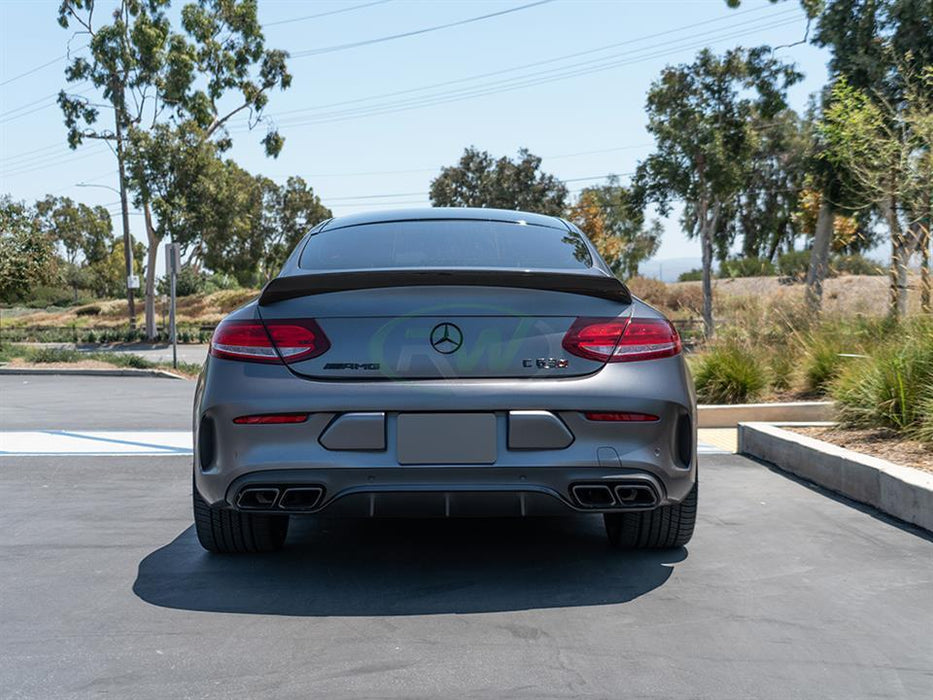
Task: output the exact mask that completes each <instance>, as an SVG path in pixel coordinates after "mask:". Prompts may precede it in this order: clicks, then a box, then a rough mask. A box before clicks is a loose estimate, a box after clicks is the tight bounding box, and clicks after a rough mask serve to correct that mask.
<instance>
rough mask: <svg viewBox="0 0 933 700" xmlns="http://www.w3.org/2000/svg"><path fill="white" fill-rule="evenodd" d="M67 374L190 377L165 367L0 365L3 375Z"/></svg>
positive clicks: (73, 375) (82, 375)
mask: <svg viewBox="0 0 933 700" xmlns="http://www.w3.org/2000/svg"><path fill="white" fill-rule="evenodd" d="M11 374H18V375H46V376H53V375H67V376H72V377H75V376H77V377H159V378H162V379H188V377H185V376H182V375H180V374H175V373H174V372H167V371H166V370H164V369H132V368H129V367H115V368H113V369H102V368H96V367H95V368H82V367H75V368H73V369H72V368H66V367H48V368H44V367H43V368H39V367H0V376H3V375H11Z"/></svg>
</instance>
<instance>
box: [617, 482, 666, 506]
mask: <svg viewBox="0 0 933 700" xmlns="http://www.w3.org/2000/svg"><path fill="white" fill-rule="evenodd" d="M615 492H616V498H617V499H618V500H619V505H620V506H622V507H623V508H653V507H654V506H656V505H658V496H657V494H656V493H655V492H654V489H653V488H651V487H650V486H646V485H644V484H619V485H617V486H616V487H615Z"/></svg>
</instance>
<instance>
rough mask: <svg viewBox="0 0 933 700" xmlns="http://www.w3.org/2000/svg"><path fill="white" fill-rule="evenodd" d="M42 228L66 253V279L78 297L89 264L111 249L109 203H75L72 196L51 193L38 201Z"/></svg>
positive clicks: (38, 214)
mask: <svg viewBox="0 0 933 700" xmlns="http://www.w3.org/2000/svg"><path fill="white" fill-rule="evenodd" d="M36 214H37V216H38V221H39V228H40V230H41V231H43V232H44V233H46V234H47V235H48V236H49V237H50V238H51V240H53V241H54V242H55V243H57V244H59V245H60V246H61V248H62V250H63V251H64V253H65V262H66V263H67V267H66V270H65V278H66V281H67V282H68V283H69V284H70V285H71V288H72V292H73V294H74V300H75V301H77V300H78V287H79V286H80V285H81V283H82V282H83V281H84V279H85V277H86V275H84V274H83V273H84V272H86V270H85V268H88V267H90V266H91V265H94V264H95V263H98V262H100V261H101V260H103V259H104V258H105V257H107V254H108V253H109V252H110V244H111V239H112V238H113V224H112V223H111V220H110V212H108V211H107V208H106V207H102V206H99V205H98V206H93V207H92V206H89V205H87V204H84V203H83V202H78V203H75V202H74V200H72V199H71V198H70V197H55V196H53V195H49V196H47V197H46V198H45V199H42V200H40V201H38V202H36Z"/></svg>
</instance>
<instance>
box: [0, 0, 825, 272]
mask: <svg viewBox="0 0 933 700" xmlns="http://www.w3.org/2000/svg"><path fill="white" fill-rule="evenodd" d="M533 2H534V0H507V1H505V0H503V1H500V0H487V1H482V2H481V1H476V0H447V1H445V2H426V1H425V2H418V1H414V0H388V1H386V0H384V1H382V2H373V0H346V1H336V0H316V1H315V2H299V1H297V0H259V12H260V19H261V21H262V22H263V24H264V25H265V34H266V38H267V43H268V46H270V47H275V48H281V49H285V50H288V51H289V52H291V53H292V54H293V55H294V57H293V58H292V59H291V60H290V62H289V68H290V70H291V72H292V74H293V75H294V82H293V84H292V87H291V89H290V90H288V91H286V92H284V93H274V94H273V95H272V99H271V101H270V105H269V108H268V109H267V114H268V115H269V116H270V117H271V118H272V119H273V121H274V122H275V123H276V124H278V126H279V128H280V130H281V132H282V134H283V135H284V136H285V137H286V145H285V149H284V151H283V153H282V155H281V156H280V157H279V158H278V159H277V160H271V159H267V158H265V157H264V156H263V154H262V150H261V147H260V146H259V140H260V138H261V137H262V135H263V133H264V130H263V128H262V127H260V128H259V130H258V131H253V132H249V131H248V130H247V129H246V126H245V124H243V123H242V122H241V123H238V124H235V125H234V127H233V129H232V131H233V135H234V141H235V146H234V148H233V150H232V151H231V153H230V155H231V156H232V157H233V158H235V159H236V160H237V161H238V162H239V163H240V164H241V165H243V166H244V167H246V168H247V169H248V170H250V171H252V172H261V173H263V174H265V175H268V176H270V177H272V178H274V179H276V180H280V181H282V180H284V179H285V178H286V177H288V176H289V175H300V176H302V177H304V178H305V179H306V180H307V181H308V182H309V183H310V184H311V185H312V186H313V187H314V189H315V191H316V192H317V193H318V194H319V195H320V196H321V198H322V200H323V201H324V203H325V204H326V205H327V206H329V207H330V208H331V209H332V210H333V211H334V213H335V214H337V215H340V214H346V213H351V212H356V211H364V210H368V209H382V208H392V207H402V206H418V205H421V204H424V205H427V204H428V203H429V202H428V198H427V190H428V187H429V184H430V181H431V179H432V178H433V177H434V176H435V175H436V173H437V171H438V169H439V168H440V167H441V166H443V165H447V164H450V163H453V162H455V161H456V160H457V159H458V158H459V156H460V154H461V153H462V151H463V148H464V147H465V146H468V145H475V146H477V147H479V148H481V149H485V150H488V151H490V152H491V153H493V154H495V155H497V156H498V155H504V154H508V155H514V154H515V153H516V151H517V150H518V149H519V148H520V147H523V146H524V147H527V148H529V149H530V150H531V151H532V152H533V153H536V154H539V155H541V156H543V157H544V163H543V167H544V168H545V169H546V170H547V171H549V172H552V173H554V174H556V175H557V176H559V177H561V178H563V179H565V180H567V181H568V187H569V188H570V189H571V191H572V192H575V191H578V190H579V189H580V188H582V187H583V186H585V185H588V184H594V183H598V182H599V181H600V178H602V177H604V176H606V175H608V174H610V173H616V174H620V175H624V174H625V173H630V172H631V171H632V170H634V168H635V165H636V164H637V162H638V160H639V158H643V157H644V156H645V155H647V154H648V153H649V152H650V149H651V139H650V137H649V135H648V134H647V132H646V131H645V128H644V126H645V121H646V120H645V115H644V100H645V94H646V91H647V89H648V87H649V85H650V83H651V81H652V80H653V79H654V78H655V77H656V76H657V75H658V73H659V71H660V70H661V69H662V68H663V67H664V66H665V65H667V64H674V63H682V62H687V61H689V60H690V59H691V58H692V57H693V56H694V55H695V54H696V52H697V51H698V50H699V49H700V48H702V47H705V46H709V47H711V48H713V49H714V50H716V51H723V50H725V49H727V48H730V47H733V46H737V45H744V46H754V45H760V44H770V45H772V46H780V45H788V44H793V43H795V42H799V41H800V40H802V39H803V36H804V32H805V28H806V21H805V18H804V17H803V13H802V12H801V11H800V9H799V3H798V2H797V1H796V0H788V1H787V2H782V3H777V4H772V3H769V2H767V0H745V1H744V2H743V3H742V6H741V8H740V9H739V10H729V9H728V8H727V7H726V5H725V1H724V0H612V1H610V0H605V1H597V0H553V1H551V2H544V3H540V4H536V5H534V6H531V7H526V8H524V9H519V10H517V11H514V12H510V13H507V14H501V15H499V16H495V17H490V18H487V19H482V20H477V21H475V22H470V23H467V24H461V25H459V26H455V27H450V28H447V29H439V30H436V31H430V32H426V33H423V34H416V35H413V36H407V37H401V38H397V39H389V40H385V41H379V42H375V43H370V44H368V45H365V46H347V45H352V44H355V43H357V42H363V41H367V40H372V39H381V38H384V37H390V36H392V35H396V34H403V33H408V32H413V31H417V30H420V29H425V28H431V27H435V26H437V25H443V24H448V23H453V22H458V21H461V20H465V19H469V18H473V17H477V16H480V15H486V14H491V13H496V12H501V11H503V10H508V9H511V8H519V7H521V6H523V5H530V4H531V3H533ZM174 4H175V5H178V6H180V5H181V4H182V3H180V2H178V1H177V0H176V2H175V3H174ZM57 6H58V3H57V2H45V1H42V0H0V192H2V193H10V194H12V196H13V197H15V198H18V199H25V200H28V201H32V200H35V199H37V198H41V197H43V196H44V195H45V194H48V193H51V194H57V195H67V196H70V197H72V198H74V199H76V200H81V201H86V202H88V203H94V204H105V205H108V208H109V209H110V211H111V212H113V213H114V214H116V213H117V212H118V209H119V208H118V204H117V195H115V194H114V193H113V192H111V191H109V190H107V189H104V188H97V187H95V188H79V187H77V186H76V184H77V183H79V182H85V183H90V184H95V185H104V186H109V187H116V186H117V178H116V165H115V161H114V158H113V156H112V155H111V154H110V152H109V151H108V150H107V149H106V147H105V146H102V145H101V144H91V145H85V146H82V147H81V148H79V149H78V150H77V151H74V152H72V151H70V150H69V149H68V148H67V145H66V144H65V128H64V126H63V125H62V121H61V114H60V112H59V110H58V107H57V106H56V105H55V104H54V95H55V94H56V93H57V92H58V90H59V89H61V88H62V87H63V86H64V85H65V81H64V76H63V69H64V66H65V61H64V60H58V61H56V60H55V59H57V58H58V57H60V56H62V55H63V54H65V52H66V51H67V49H68V42H69V39H71V32H69V31H66V30H63V29H61V28H60V27H59V26H58V24H57V23H56V10H57ZM110 6H111V3H109V2H107V0H98V10H97V12H98V13H99V16H100V17H103V16H104V14H105V11H106V10H105V8H109V7H110ZM309 15H319V16H316V17H310V18H309ZM83 43H84V42H83V41H82V40H81V37H76V38H74V39H71V47H72V50H74V49H77V48H79V47H81V46H82V44H83ZM604 47H605V48H604ZM303 52H304V54H305V55H302V53H303ZM777 54H778V55H779V56H781V57H783V58H784V59H785V60H788V61H794V62H796V63H797V65H798V67H799V68H800V69H801V70H802V71H803V72H804V73H805V74H806V79H805V80H804V81H803V82H802V83H801V84H799V85H797V86H795V87H794V88H793V89H792V91H791V95H790V99H791V104H792V106H794V107H795V108H797V109H802V108H803V107H804V106H805V104H806V100H807V96H808V95H809V94H810V93H812V92H814V91H816V90H818V89H819V87H820V86H821V85H822V84H823V83H824V82H825V79H826V68H825V63H826V60H827V55H826V53H825V51H822V50H818V49H815V48H814V47H812V46H809V45H805V44H799V45H796V46H790V47H788V48H782V49H778V50H777ZM47 63H49V64H50V65H47V66H45V67H42V68H39V69H38V70H35V72H32V73H31V74H29V75H26V76H24V77H17V76H20V75H21V74H23V73H24V72H27V71H31V70H32V69H35V68H37V67H39V66H43V65H44V64H47ZM529 64H534V65H529ZM521 66H528V67H526V68H520V67H521ZM478 76H484V77H478ZM438 83H446V84H445V85H439V86H436V87H429V86H432V85H436V84H438ZM625 179H626V178H625V177H623V180H625ZM132 218H133V221H132V223H131V225H132V226H133V227H134V235H136V236H138V237H140V238H141V239H144V233H143V231H142V228H141V221H140V220H139V217H138V216H136V217H132ZM114 224H115V228H116V224H117V221H116V217H115V221H114ZM698 255H699V246H698V244H697V243H696V242H695V241H689V240H687V239H686V238H685V237H684V236H683V234H682V233H681V232H680V228H679V226H678V223H677V220H676V217H673V218H672V219H671V220H670V221H668V222H667V223H666V230H665V236H664V240H663V243H662V247H661V250H660V251H659V253H658V255H657V256H656V257H657V259H659V260H663V259H671V258H681V257H696V256H698ZM643 271H644V272H646V273H648V274H656V273H657V271H658V268H657V264H652V263H647V264H645V265H644V266H643Z"/></svg>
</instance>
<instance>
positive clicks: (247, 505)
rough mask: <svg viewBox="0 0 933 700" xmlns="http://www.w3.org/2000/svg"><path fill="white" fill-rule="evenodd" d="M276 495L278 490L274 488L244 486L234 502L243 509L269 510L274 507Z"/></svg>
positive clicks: (277, 495)
mask: <svg viewBox="0 0 933 700" xmlns="http://www.w3.org/2000/svg"><path fill="white" fill-rule="evenodd" d="M278 497H279V490H278V489H276V488H269V487H261V488H246V489H243V490H242V491H240V497H239V498H237V501H236V504H237V507H238V508H242V509H243V510H269V509H271V508H274V507H275V502H276V500H278Z"/></svg>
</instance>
